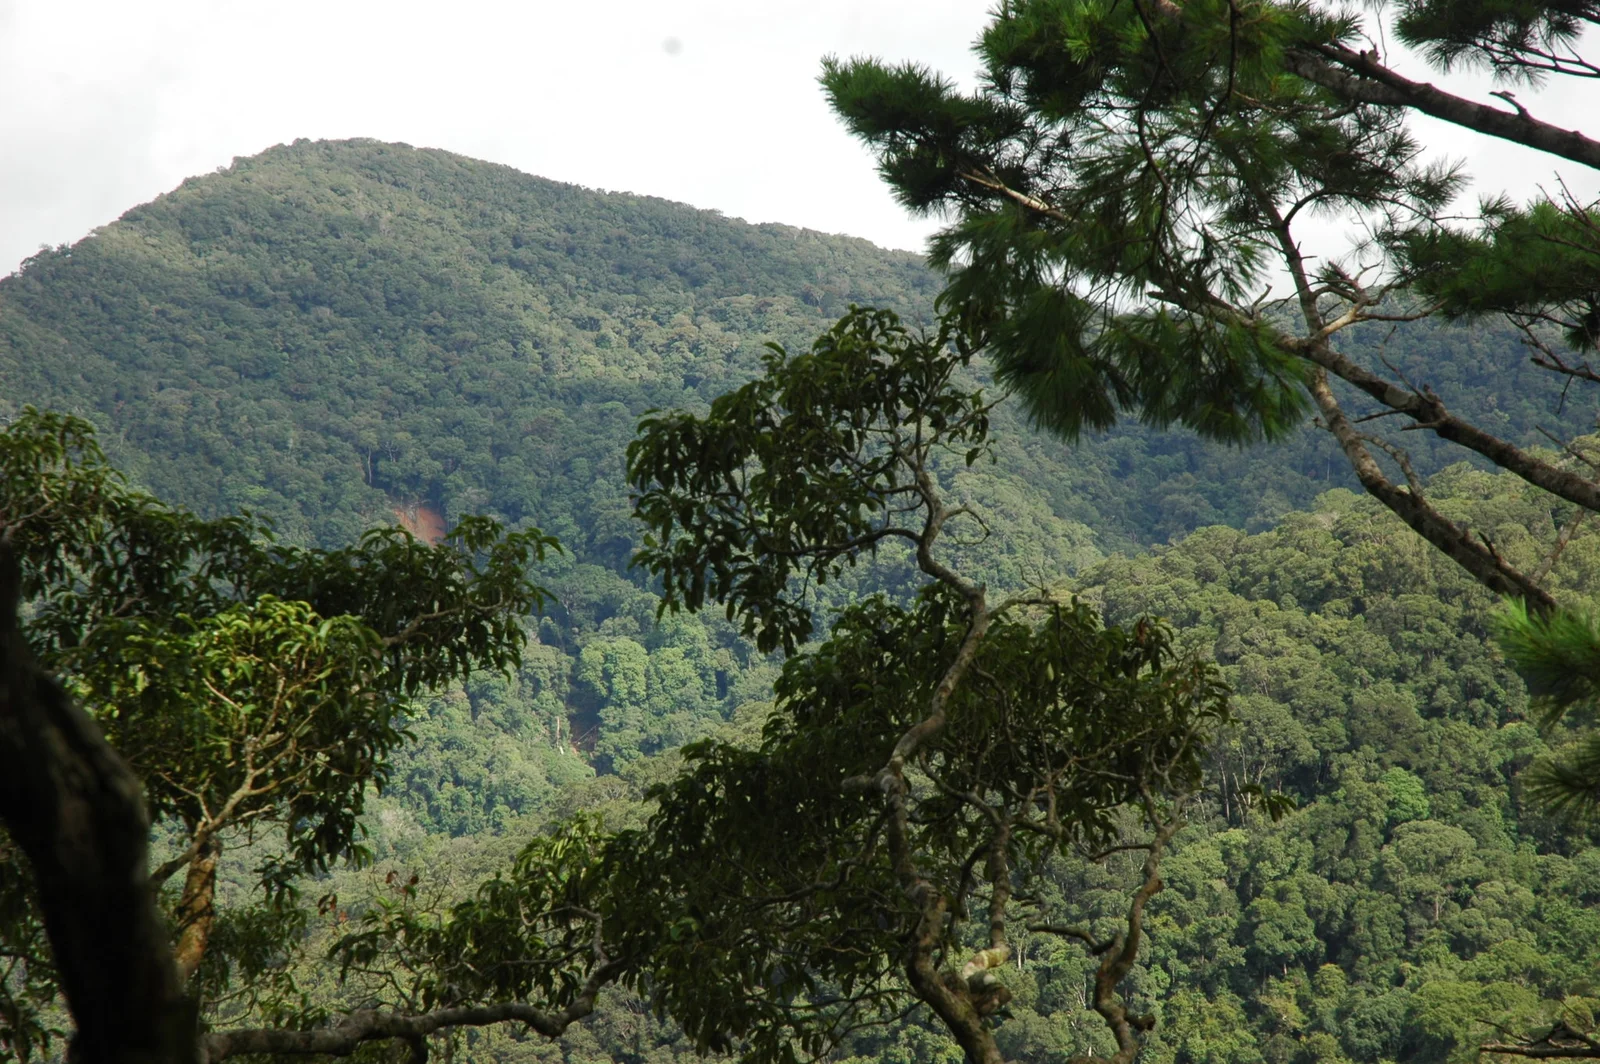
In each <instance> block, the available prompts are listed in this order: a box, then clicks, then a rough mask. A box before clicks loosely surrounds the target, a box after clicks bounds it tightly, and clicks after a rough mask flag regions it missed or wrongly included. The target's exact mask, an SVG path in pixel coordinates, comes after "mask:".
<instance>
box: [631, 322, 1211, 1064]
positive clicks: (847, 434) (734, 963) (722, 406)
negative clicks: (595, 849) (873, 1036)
mask: <svg viewBox="0 0 1600 1064" xmlns="http://www.w3.org/2000/svg"><path fill="white" fill-rule="evenodd" d="M952 346H953V347H955V348H958V349H960V350H961V351H969V350H970V348H969V347H968V345H967V344H966V343H965V342H964V337H963V336H962V335H961V334H960V333H959V332H958V331H956V330H954V329H951V328H948V327H947V328H946V329H944V330H943V331H941V332H940V333H938V334H937V335H933V336H924V337H918V336H913V335H911V334H909V333H908V332H907V331H906V330H904V329H903V328H901V327H900V325H899V324H898V322H897V321H896V320H895V318H894V316H893V315H891V314H888V313H886V312H878V311H866V310H858V311H854V312H852V313H851V314H849V315H847V316H846V317H845V318H844V319H842V320H841V321H840V322H839V323H838V324H837V325H836V326H835V327H834V328H833V329H832V330H831V331H830V332H828V333H827V334H825V335H824V336H822V337H821V338H819V339H818V341H817V342H816V344H815V345H814V346H813V347H812V349H811V350H810V351H808V352H805V353H802V354H797V355H789V354H787V353H785V352H783V351H782V350H779V349H774V350H773V353H772V354H771V355H769V356H768V357H767V360H766V367H765V370H766V372H765V373H764V375H763V376H762V377H761V378H759V379H758V380H756V381H754V382H752V383H751V384H749V385H747V386H745V387H744V388H741V389H739V390H737V391H735V392H733V393H730V394H728V395H725V396H723V397H721V398H720V399H718V400H717V401H716V402H714V403H713V404H712V407H711V410H710V412H709V413H708V414H706V415H704V416H695V415H690V414H686V413H670V414H661V415H658V416H655V417H653V418H650V419H647V420H646V421H645V422H644V423H643V424H642V426H641V431H640V436H639V439H638V440H637V441H636V442H635V443H634V444H633V446H632V447H631V448H630V450H629V454H628V459H629V466H628V468H629V476H630V478H631V479H632V481H633V483H634V486H635V488H636V489H637V490H638V491H639V493H640V494H639V497H638V502H637V506H636V508H637V512H638V514H639V516H640V517H641V518H642V519H643V520H644V522H645V524H646V525H647V527H648V528H649V530H650V535H649V537H648V538H647V539H646V541H645V546H644V548H643V549H642V550H641V551H640V552H639V554H638V561H639V563H640V564H642V565H643V566H645V567H646V568H648V569H649V570H650V571H652V572H654V573H656V574H657V575H658V576H659V577H660V578H661V580H662V585H663V592H664V601H663V608H664V609H679V608H688V609H698V608H700V607H701V606H703V605H704V604H706V603H708V602H720V603H722V604H723V605H724V607H725V609H726V610H727V613H728V615H729V617H730V618H731V619H734V620H737V621H738V622H740V623H742V624H743V625H744V627H745V630H746V632H747V633H748V634H750V635H753V636H754V637H755V639H756V640H757V643H758V645H761V646H764V647H780V648H783V649H784V650H785V651H788V652H791V653H792V652H793V651H794V649H795V648H796V647H797V645H798V644H799V642H800V641H801V640H802V639H804V638H805V637H806V636H807V635H808V634H809V633H810V631H811V626H812V615H811V603H810V601H809V599H808V592H809V589H810V588H811V587H812V586H813V585H814V584H820V583H823V582H826V581H827V580H828V579H830V578H832V577H833V576H835V575H837V574H838V573H839V571H840V569H841V568H842V567H843V566H846V565H854V564H856V563H857V561H859V560H860V559H862V557H863V556H865V555H867V554H870V553H873V552H875V551H876V549H877V548H878V547H879V546H880V545H882V544H885V543H887V542H891V541H899V542H903V543H905V544H907V545H908V546H909V547H910V549H911V552H912V554H913V557H914V559H915V564H916V566H917V568H918V569H919V570H920V572H921V574H922V576H923V578H924V579H925V580H926V581H927V583H926V586H925V587H924V588H923V590H922V591H921V593H920V594H919V595H918V596H917V598H916V600H915V602H914V603H911V604H908V605H901V604H895V603H891V602H889V601H887V600H885V599H884V598H882V597H874V598H870V599H868V600H866V601H864V602H862V603H859V604H857V605H855V606H852V607H851V608H850V609H848V610H846V611H845V612H844V614H843V615H842V616H841V617H840V618H839V619H838V620H837V621H836V623H834V625H833V626H832V628H831V632H830V634H829V637H828V638H827V639H826V640H825V641H824V642H822V643H821V644H820V645H819V646H817V647H815V648H814V649H811V650H808V651H807V652H805V653H803V654H800V655H798V656H795V657H791V658H790V660H789V661H788V662H787V664H786V665H785V667H784V670H783V674H782V677H781V679H780V680H779V682H778V684H777V710H776V712H775V714H774V716H773V718H772V720H771V722H770V723H769V724H768V726H767V728H766V730H765V733H764V735H763V737H762V741H761V743H760V745H759V746H758V747H757V748H755V749H753V750H752V749H746V748H741V747H739V746H737V745H734V744H727V743H706V744H700V745H697V746H694V747H691V748H689V749H687V750H686V751H685V756H686V758H687V761H688V766H687V768H686V771H685V772H684V773H683V774H682V775H681V776H680V777H679V778H678V779H676V780H674V781H671V782H669V783H667V784H665V785H663V786H662V787H660V788H658V789H657V791H656V792H655V793H654V798H655V799H656V801H657V802H658V803H659V805H660V812H659V814H658V815H657V816H656V817H655V818H654V819H653V820H652V822H651V824H650V826H649V829H648V831H646V832H644V833H642V834H640V835H639V836H638V837H637V838H636V839H630V838H624V839H622V840H620V841H621V846H620V852H622V853H624V854H634V855H636V856H634V857H633V858H632V859H624V860H623V861H622V864H623V866H624V867H629V868H633V869H635V870H634V871H632V872H630V873H629V874H627V875H626V876H623V877H621V878H622V879H623V880H624V881H631V882H640V883H653V884H656V885H657V886H658V889H660V895H659V897H658V899H657V901H656V902H655V904H656V905H658V906H660V907H661V911H660V912H658V913H656V914H653V916H652V919H653V920H654V921H656V922H657V923H655V924H652V923H650V922H646V923H645V924H643V925H640V930H639V931H638V932H633V931H631V930H630V925H629V924H628V922H627V921H626V919H624V920H623V921H622V922H621V924H620V929H619V932H618V933H619V934H621V935H622V937H623V939H624V940H625V941H626V940H627V939H628V938H629V936H630V934H645V933H646V932H647V931H648V932H650V933H653V934H654V935H655V938H654V939H653V940H651V941H650V944H649V945H648V947H640V948H639V949H637V950H636V952H638V953H639V954H641V955H643V954H645V953H648V956H649V961H648V967H649V970H650V971H651V973H652V979H653V981H654V982H653V985H654V987H655V991H656V994H657V995H658V999H659V1000H660V1002H661V1003H662V1005H663V1006H664V1007H665V1009H666V1010H667V1011H668V1012H670V1013H671V1015H672V1016H673V1017H674V1018H675V1019H677V1020H678V1021H679V1022H680V1023H681V1024H683V1025H684V1027H685V1029H686V1030H687V1031H688V1032H689V1033H690V1034H691V1035H693V1036H694V1037H695V1038H697V1039H698V1040H699V1042H700V1043H701V1045H702V1046H703V1047H716V1046H721V1045H726V1044H729V1043H730V1041H731V1040H732V1039H739V1040H741V1041H742V1044H743V1048H744V1051H745V1054H746V1056H747V1058H748V1059H751V1060H755V1061H761V1062H768V1061H771V1062H792V1061H793V1060H795V1059H796V1052H797V1050H799V1051H803V1052H805V1053H807V1054H819V1053H822V1052H824V1051H826V1050H827V1049H829V1048H830V1047H831V1046H833V1045H834V1044H836V1043H837V1040H838V1039H839V1038H840V1037H842V1036H843V1035H844V1034H846V1033H848V1032H849V1031H850V1030H852V1029H853V1028H855V1027H856V1026H858V1025H860V1024H862V1023H870V1022H881V1021H882V1020H884V1019H885V1018H888V1017H892V1016H894V1015H896V1014H898V1013H900V1012H903V1011H904V1010H905V1008H906V1006H907V1002H908V999H909V1001H910V1002H911V1003H913V1004H920V1005H921V1006H924V1007H926V1008H927V1009H928V1010H930V1011H931V1012H932V1014H933V1015H934V1016H935V1017H936V1018H937V1019H938V1020H939V1021H940V1022H941V1023H942V1024H943V1025H944V1026H945V1027H946V1028H947V1029H948V1030H949V1031H950V1033H951V1035H952V1036H953V1037H954V1038H955V1039H956V1041H957V1042H958V1043H959V1044H960V1045H961V1046H962V1048H963V1049H964V1050H965V1051H966V1054H967V1057H968V1059H969V1060H972V1061H974V1062H981V1064H1000V1061H1001V1059H1002V1058H1001V1054H1000V1052H999V1050H998V1048H997V1046H996V1044H995V1041H994V1033H993V1032H994V1024H995V1022H996V1019H997V1017H996V1014H997V1013H998V1012H1000V1011H1001V1010H1002V1008H1003V1007H1004V1005H1005V1002H1006V1001H1007V1000H1008V998H1009V992H1008V991H1007V990H1006V989H1005V987H1004V984H1003V980H1002V979H1001V978H1000V973H1001V970H1002V968H1003V966H1004V964H1005V963H1006V961H1007V960H1008V958H1009V957H1010V956H1011V950H1012V941H1013V939H1014V936H1015V935H1016V933H1017V928H1018V925H1026V926H1027V928H1028V929H1029V930H1031V931H1034V932H1039V933H1054V934H1059V935H1064V936H1067V937H1069V938H1073V939H1077V940H1079V941H1081V942H1082V943H1083V944H1084V945H1085V946H1086V947H1088V948H1090V949H1091V950H1093V951H1094V953H1095V954H1096V955H1098V956H1099V958H1100V962H1099V966H1098V969H1097V972H1096V976H1095V986H1094V989H1093V992H1092V993H1093V999H1092V1004H1093V1007H1094V1008H1095V1009H1096V1010H1097V1011H1098V1012H1099V1013H1100V1015H1101V1016H1102V1017H1103V1018H1104V1020H1105V1022H1106V1025H1107V1031H1108V1033H1109V1044H1107V1045H1105V1046H1104V1049H1105V1056H1104V1057H1095V1056H1090V1057H1086V1058H1085V1059H1106V1060H1111V1061H1116V1062H1119V1064H1126V1062H1128V1061H1131V1060H1132V1059H1133V1058H1134V1057H1135V1056H1136V1055H1137V1053H1138V1051H1139V1048H1140V1045H1141V1041H1142V1037H1141V1035H1142V1032H1144V1031H1147V1030H1148V1029H1149V1027H1150V1025H1151V1023H1152V1021H1151V1020H1150V1019H1149V1018H1148V1017H1145V1016H1142V1015H1139V1014H1137V1013H1136V1012H1135V1011H1134V1010H1133V1009H1132V1008H1130V1006H1129V1004H1128V1003H1127V1002H1125V1001H1124V1000H1123V999H1122V998H1121V997H1120V996H1119V995H1120V990H1119V984H1120V983H1121V982H1122V980H1123V978H1124V977H1125V976H1126V975H1127V974H1128V972H1129V970H1130V969H1131V967H1132V966H1133V964H1134V962H1135V960H1136V958H1137V956H1138V953H1139V949H1140V942H1141V939H1142V936H1143V934H1144V930H1145V917H1144V912H1145V906H1146V904H1147V903H1148V901H1149V900H1150V898H1151V897H1152V896H1153V895H1154V894H1155V893H1156V892H1157V891H1159V890H1160V889H1161V879H1160V874H1159V868H1160V863H1161V858H1162V854H1163V852H1164V851H1165V849H1166V847H1167V845H1168V843H1169V842H1170V840H1171V838H1172V836H1173V834H1174V833H1175V832H1176V831H1177V830H1178V828H1179V826H1180V825H1181V822H1182V805H1183V800H1184V798H1185V797H1186V796H1188V795H1189V794H1192V793H1193V792H1194V791H1195V789H1196V788H1197V787H1198V786H1199V783H1200V759H1201V753H1202V750H1203V748H1204V744H1205V742H1206V741H1207V736H1208V735H1209V734H1210V733H1211V730H1212V729H1213V728H1214V727H1216V726H1217V725H1218V724H1220V723H1221V722H1222V721H1223V720H1224V719H1225V716H1226V697H1225V691H1224V688H1223V686H1222V684H1221V682H1220V681H1219V680H1218V678H1217V676H1216V673H1215V672H1214V670H1213V669H1212V668H1211V667H1210V666H1207V665H1202V664H1199V663H1197V662H1193V661H1187V662H1185V661H1178V660H1176V659H1175V656H1174V654H1173V651H1172V649H1171V646H1170V643H1169V641H1168V637H1167V634H1166V633H1165V631H1164V630H1162V629H1161V628H1159V627H1157V626H1153V625H1150V624H1147V623H1142V622H1141V623H1140V624H1138V625H1137V626H1136V627H1134V628H1133V629H1132V630H1128V631H1124V630H1120V629H1107V628H1104V627H1102V626H1101V625H1100V624H1099V622H1098V619H1097V618H1095V617H1094V616H1093V615H1092V614H1091V613H1090V612H1089V611H1088V610H1087V609H1086V608H1084V607H1083V606H1081V605H1078V604H1076V603H1067V602H1062V601H1059V600H1056V599H1054V598H1052V597H1051V596H1049V595H1048V594H1046V593H1044V592H1040V593H1037V594H1021V595H1017V596H1013V597H1009V598H1004V599H1001V600H999V601H996V600H994V599H992V598H991V597H990V594H989V591H988V589H987V588H986V587H984V586H983V585H981V584H978V583H976V582H974V581H973V580H971V579H970V578H968V577H967V576H965V575H963V574H962V573H961V572H960V571H959V569H958V567H957V566H955V565H954V564H953V563H951V562H950V561H949V556H948V548H949V545H950V542H951V540H952V539H953V538H959V537H960V536H961V535H967V536H971V535H979V536H981V535H982V534H984V532H985V531H986V526H985V524H984V522H983V518H982V516H981V514H980V513H979V512H978V511H977V510H975V509H973V508H972V507H970V506H968V505H964V504H957V503H955V502H953V501H952V500H950V499H948V498H947V490H948V489H947V483H948V474H949V473H950V472H952V471H953V470H954V469H957V468H960V467H961V466H962V465H963V464H966V465H970V464H972V463H973V462H975V461H978V460H980V459H982V458H983V457H985V456H986V455H987V453H988V427H989V426H988V422H989V417H988V415H989V410H990V405H989V403H988V402H986V401H985V400H984V398H983V396H982V394H981V393H974V392H967V391H965V390H964V389H962V388H961V386H960V384H959V378H958V374H959V371H960V369H961V367H962V366H963V365H964V364H965V363H966V361H967V357H966V356H964V355H962V354H958V353H957V352H956V351H955V350H952ZM1074 852H1081V853H1086V854H1089V855H1090V856H1091V857H1092V858H1094V859H1105V858H1106V857H1107V856H1109V855H1111V854H1114V853H1119V852H1129V853H1137V854H1140V855H1142V861H1141V862H1140V863H1138V864H1137V865H1136V868H1135V869H1134V870H1132V871H1134V875H1133V879H1134V885H1133V888H1132V891H1131V896H1130V898H1129V901H1128V906H1127V910H1126V915H1125V918H1124V919H1123V920H1122V921H1121V923H1120V925H1119V926H1117V927H1115V928H1091V927H1087V926H1078V925H1076V924H1065V923H1062V922H1060V921H1059V919H1058V917H1059V915H1060V914H1056V913H1052V912H1049V911H1047V910H1046V909H1045V908H1044V903H1043V902H1041V900H1040V894H1039V892H1038V891H1037V890H1036V889H1034V888H1035V887H1036V886H1037V883H1038V879H1039V877H1040V876H1041V875H1042V874H1043V873H1044V872H1045V869H1046V867H1047V866H1048V864H1049V862H1050V861H1051V860H1052V859H1053V858H1055V857H1058V856H1059V855H1062V854H1064V853H1074ZM635 920H636V918H635ZM659 923H664V924H665V927H659V926H658V925H659ZM1085 1048H1088V1047H1085Z"/></svg>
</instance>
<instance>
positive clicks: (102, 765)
mask: <svg viewBox="0 0 1600 1064" xmlns="http://www.w3.org/2000/svg"><path fill="white" fill-rule="evenodd" d="M20 598H21V572H20V569H19V566H18V563H17V560H16V557H15V554H14V553H13V551H12V549H11V546H10V543H9V542H8V541H7V540H6V539H5V538H3V537H0V822H3V823H4V824H5V826H6V828H7V830H9V831H10V833H11V836H12V837H13V838H14V839H15V840H16V841H17V844H18V845H19V846H20V847H21V848H22V851H23V853H25V854H26V855H27V858H28V862H29V865H30V866H31V868H32V871H33V879H34V885H35V887H36V890H37V902H38V905H39V910H40V914H41V916H42V917H43V920H44V927H45V932H46V934H47V935H48V936H49V939H50V948H51V951H52V953H53V954H54V957H55V963H56V968H57V970H58V971H59V972H60V977H61V988H62V991H63V992H64V993H65V995H66V998H67V1005H68V1007H69V1008H70V1009H71V1011H72V1018H73V1020H74V1022H75V1023H76V1025H77V1033H76V1034H75V1035H74V1036H73V1039H72V1042H71V1046H70V1048H69V1049H68V1053H67V1059H68V1060H69V1061H70V1062H73V1064H79V1062H81V1064H90V1062H93V1064H157V1062H160V1064H169V1062H188V1061H193V1060H194V1059H195V1058H196V1052H197V1048H198V1047H197V1042H196V1038H195V1009H194V1006H193V1003H192V1002H190V1001H188V1000H187V999H186V998H185V997H184V995H183V991H182V984H181V983H180V982H179V981H178V973H177V968H176V966H175V965H174V964H173V961H172V953H171V950H170V948H169V946H168V944H167V934H166V928H165V926H164V925H163V923H162V920H161V916H160V914H159V913H158V912H157V910H156V905H155V900H154V898H153V897H152V893H151V889H150V881H149V865H148V860H147V854H146V836H147V834H148V832H149V822H148V820H147V819H146V816H145V807H144V796H143V789H142V788H141V787H140V785H139V780H138V778H137V777H136V776H134V774H133V771H132V770H131V769H129V768H128V765H127V763H126V762H124V761H123V760H122V758H121V757H119V756H118V755H117V752H116V751H115V750H113V749H112V748H111V746H110V744H108V743H107V742H106V741H105V738H104V737H103V736H102V735H101V734H100V730H99V729H98V728H97V727H96V726H95V724H94V721H93V720H91V719H90V718H89V716H88V714H86V713H84V712H83V710H81V709H79V708H78V707H77V706H75V705H73V703H72V700H71V699H70V698H68V697H67V694H66V692H65V691H64V690H62V688H61V685H60V684H58V683H57V682H56V681H55V679H54V678H53V677H51V676H49V675H47V674H46V673H45V672H44V671H43V670H42V669H40V668H39V666H38V663H37V662H36V661H35V660H34V657H33V653H32V651H31V650H30V648H29V647H28V644H27V641H26V640H25V639H24V638H23V635H22V631H21V628H20V627H19V625H18V621H17V607H18V604H19V602H20Z"/></svg>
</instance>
